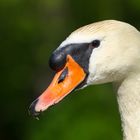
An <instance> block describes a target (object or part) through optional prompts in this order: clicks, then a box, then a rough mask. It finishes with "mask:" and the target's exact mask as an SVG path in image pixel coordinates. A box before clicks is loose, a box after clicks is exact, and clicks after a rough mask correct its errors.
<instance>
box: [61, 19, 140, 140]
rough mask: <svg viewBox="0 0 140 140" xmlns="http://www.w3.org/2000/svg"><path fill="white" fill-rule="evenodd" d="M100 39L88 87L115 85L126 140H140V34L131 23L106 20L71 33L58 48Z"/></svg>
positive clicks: (92, 55) (90, 64)
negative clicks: (108, 83)
mask: <svg viewBox="0 0 140 140" xmlns="http://www.w3.org/2000/svg"><path fill="white" fill-rule="evenodd" d="M94 39H100V40H101V45H100V47H99V48H95V49H94V50H93V52H92V54H91V57H90V63H89V76H88V81H87V85H91V84H92V85H94V84H101V83H107V82H113V83H114V84H115V85H116V90H117V93H118V94H117V98H118V104H119V109H120V114H121V119H122V127H123V131H124V140H140V32H139V31H138V30H137V29H136V28H134V27H133V26H131V25H130V24H127V23H124V22H120V21H115V20H106V21H101V22H97V23H93V24H90V25H87V26H84V27H82V28H79V29H78V30H76V31H74V32H73V33H71V34H70V36H69V37H68V38H67V39H66V40H65V41H63V42H62V44H61V45H60V47H59V48H61V47H63V46H65V45H67V44H72V43H89V42H91V41H92V40H94Z"/></svg>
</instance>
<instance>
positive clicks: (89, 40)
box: [30, 20, 140, 116]
mask: <svg viewBox="0 0 140 140" xmlns="http://www.w3.org/2000/svg"><path fill="white" fill-rule="evenodd" d="M139 39H140V33H139V31H137V29H136V28H134V27H133V26H131V25H130V24H127V23H124V22H120V21H116V20H106V21H101V22H97V23H93V24H89V25H87V26H84V27H81V28H79V29H78V30H76V31H74V32H72V33H71V34H70V35H69V36H68V37H67V38H66V40H64V41H63V42H62V43H61V44H60V46H59V47H58V48H57V49H56V50H55V51H54V52H53V54H52V56H51V58H50V66H51V68H52V69H53V70H55V71H56V76H55V77H54V80H53V81H52V83H51V85H50V86H49V88H48V89H47V90H46V91H45V92H44V93H43V94H42V95H41V96H40V97H39V98H38V99H36V100H35V101H34V102H33V103H32V104H31V106H30V112H31V114H33V115H34V116H37V115H38V114H39V113H40V112H41V111H44V110H45V109H47V108H48V107H49V106H51V105H53V104H55V103H57V102H59V101H60V100H61V99H62V98H64V97H65V96H66V95H67V94H68V93H70V92H71V91H73V90H74V89H76V88H83V87H86V86H88V85H91V84H100V83H107V82H114V81H121V80H123V79H124V78H125V77H127V76H128V75H129V73H131V72H133V71H137V70H138V69H139V67H140V65H137V62H140V55H139V54H140V41H139Z"/></svg>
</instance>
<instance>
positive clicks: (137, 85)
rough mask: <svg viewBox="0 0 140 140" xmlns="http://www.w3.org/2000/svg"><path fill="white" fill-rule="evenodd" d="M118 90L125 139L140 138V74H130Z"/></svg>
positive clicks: (135, 139) (134, 139) (136, 139)
mask: <svg viewBox="0 0 140 140" xmlns="http://www.w3.org/2000/svg"><path fill="white" fill-rule="evenodd" d="M117 90H118V91H117V92H118V98H117V99H118V104H119V110H120V114H121V121H122V128H123V131H124V140H140V74H139V73H138V74H136V73H132V74H130V75H129V76H128V77H127V78H126V79H124V80H123V81H122V82H120V83H119V84H118V89H117Z"/></svg>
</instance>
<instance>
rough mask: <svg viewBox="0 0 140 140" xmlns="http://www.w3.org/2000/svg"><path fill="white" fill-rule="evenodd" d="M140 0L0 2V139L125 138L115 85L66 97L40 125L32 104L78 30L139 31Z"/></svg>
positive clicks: (110, 139) (29, 0) (16, 0)
mask: <svg viewBox="0 0 140 140" xmlns="http://www.w3.org/2000/svg"><path fill="white" fill-rule="evenodd" d="M139 13H140V1H139V0H123V1H122V0H86V1H81V0H0V43H1V45H0V48H1V49H0V53H1V58H0V61H1V69H0V72H1V80H0V85H1V109H2V111H1V119H0V127H1V131H0V140H9V139H10V140H93V139H94V140H101V139H104V140H108V139H109V140H122V133H121V123H120V117H119V112H118V106H117V100H116V94H115V93H114V91H113V89H112V85H111V84H105V85H98V86H91V87H88V88H86V89H84V90H81V91H76V92H74V93H71V94H70V95H69V96H67V97H66V98H65V99H64V100H63V101H61V102H60V103H59V104H57V105H56V106H53V107H51V108H50V109H48V110H47V111H46V112H44V113H43V114H42V115H41V116H40V120H39V121H37V120H35V119H33V118H32V117H30V116H29V114H28V107H29V105H30V103H31V102H32V101H33V100H34V99H35V98H36V97H38V96H39V95H40V93H41V92H42V91H43V90H44V89H45V88H46V87H47V86H48V84H49V83H50V81H51V79H52V77H53V72H52V71H51V70H50V68H49V66H48V59H49V56H50V55H51V52H52V51H53V50H54V49H55V48H56V47H58V46H59V44H60V43H61V42H62V41H63V40H64V39H65V38H66V37H67V36H68V35H69V34H70V33H71V32H72V31H73V30H75V29H77V28H78V27H80V26H83V25H85V24H89V23H92V22H95V21H99V20H104V19H117V20H123V21H126V22H129V23H131V24H132V25H134V26H135V27H137V28H138V29H139V27H140V14H139Z"/></svg>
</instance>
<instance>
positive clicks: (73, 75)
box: [30, 55, 86, 116]
mask: <svg viewBox="0 0 140 140" xmlns="http://www.w3.org/2000/svg"><path fill="white" fill-rule="evenodd" d="M85 77H86V73H85V72H84V70H83V68H81V66H80V65H79V64H78V63H77V62H76V61H75V60H74V59H73V58H72V57H71V56H70V55H68V56H67V62H66V64H65V67H64V68H63V69H62V70H61V71H59V72H57V73H56V75H55V76H54V79H53V81H52V83H51V84H50V86H49V87H48V88H47V89H46V90H45V91H44V92H43V93H42V95H40V97H39V98H38V99H37V100H35V101H34V102H33V103H32V104H31V106H30V112H31V114H32V115H33V116H37V115H39V112H42V111H44V110H46V109H47V108H48V107H49V106H51V105H54V104H56V103H58V102H59V101H60V100H62V99H63V98H64V97H65V96H66V95H68V94H69V93H70V92H71V91H72V90H73V89H75V87H77V86H78V85H79V84H80V83H81V82H82V81H83V80H84V79H85Z"/></svg>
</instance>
